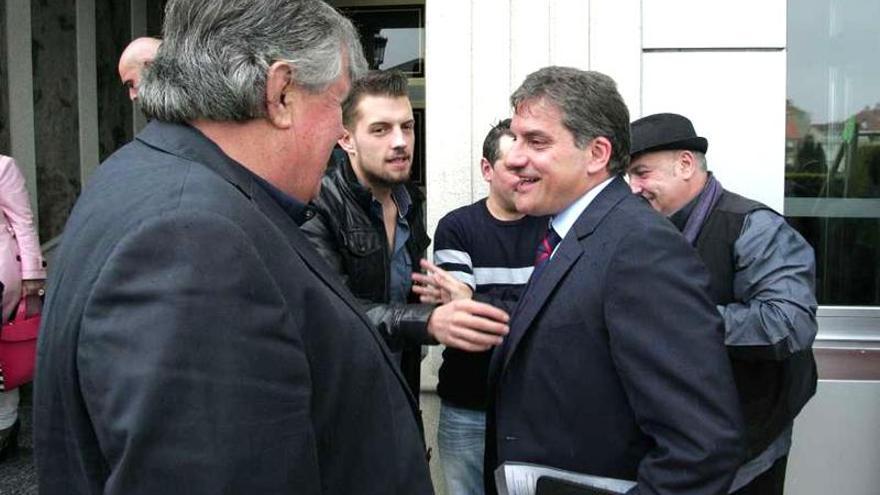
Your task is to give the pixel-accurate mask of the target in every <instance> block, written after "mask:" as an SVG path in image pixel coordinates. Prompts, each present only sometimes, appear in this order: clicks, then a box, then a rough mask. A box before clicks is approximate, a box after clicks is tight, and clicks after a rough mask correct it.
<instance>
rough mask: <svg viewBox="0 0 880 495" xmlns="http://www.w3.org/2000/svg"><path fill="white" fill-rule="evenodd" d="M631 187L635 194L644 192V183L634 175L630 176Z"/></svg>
mask: <svg viewBox="0 0 880 495" xmlns="http://www.w3.org/2000/svg"><path fill="white" fill-rule="evenodd" d="M629 188H630V189H632V192H633V194H641V193H642V183H641V182H640V181H639V180H638V179H635V178H633V177H632V176H630V177H629Z"/></svg>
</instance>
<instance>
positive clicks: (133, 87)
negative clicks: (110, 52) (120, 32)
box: [118, 37, 162, 101]
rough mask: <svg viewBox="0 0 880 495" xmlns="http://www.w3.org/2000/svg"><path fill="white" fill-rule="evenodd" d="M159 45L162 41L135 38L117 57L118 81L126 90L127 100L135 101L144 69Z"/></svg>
mask: <svg viewBox="0 0 880 495" xmlns="http://www.w3.org/2000/svg"><path fill="white" fill-rule="evenodd" d="M161 43H162V41H161V40H158V39H156V38H150V37H142V38H136V39H135V40H134V41H132V42H131V43H129V44H128V46H126V47H125V50H123V51H122V55H121V56H120V57H119V67H118V70H119V79H120V80H121V81H122V85H123V86H125V88H126V89H128V98H129V99H130V100H131V101H136V100H137V97H138V88H140V87H141V79H142V76H143V70H144V67H146V66H148V65H150V63H152V62H153V59H155V58H156V52H157V51H158V50H159V45H160V44H161Z"/></svg>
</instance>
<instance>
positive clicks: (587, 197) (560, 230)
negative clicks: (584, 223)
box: [550, 176, 614, 239]
mask: <svg viewBox="0 0 880 495" xmlns="http://www.w3.org/2000/svg"><path fill="white" fill-rule="evenodd" d="M612 180H614V176H611V177H609V178H607V179H605V181H603V182H602V183H600V184H599V185H598V186H596V187H594V188H592V189H590V190H589V191H587V192H585V193H584V195H583V196H581V197H580V198H578V200H577V201H575V202H574V203H572V204H570V205H568V206H567V207H566V208H565V209H564V210H562V211H560V212H559V213H557V214H556V215H555V216H554V217H553V219H552V220H550V225H551V226H552V227H553V230H555V231H556V233H557V234H559V237H560V238H561V239H565V235H566V234H568V231H569V230H571V228H572V227H573V226H574V223H575V222H576V221H577V219H578V218H579V217H580V216H581V213H583V212H584V210H586V209H587V207H588V206H590V203H592V202H593V200H594V199H596V196H598V195H599V193H600V192H602V190H603V189H605V186H607V185H608V184H611V181H612Z"/></svg>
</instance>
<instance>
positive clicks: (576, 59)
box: [550, 0, 590, 69]
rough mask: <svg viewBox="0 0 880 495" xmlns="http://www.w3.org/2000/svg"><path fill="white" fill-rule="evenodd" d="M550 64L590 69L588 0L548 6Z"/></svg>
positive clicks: (556, 0)
mask: <svg viewBox="0 0 880 495" xmlns="http://www.w3.org/2000/svg"><path fill="white" fill-rule="evenodd" d="M550 63H551V64H553V65H562V66H568V67H577V68H579V69H588V68H589V67H590V0H553V1H552V2H551V3H550Z"/></svg>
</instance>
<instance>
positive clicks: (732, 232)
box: [627, 113, 816, 495]
mask: <svg viewBox="0 0 880 495" xmlns="http://www.w3.org/2000/svg"><path fill="white" fill-rule="evenodd" d="M631 130H632V151H631V162H630V166H629V168H628V169H627V172H628V174H629V179H630V187H631V188H632V190H633V192H635V193H637V194H641V195H642V196H643V197H644V198H645V199H647V200H648V202H650V203H651V206H653V207H654V208H655V209H656V210H658V211H659V212H661V213H663V214H664V215H667V216H668V217H669V219H670V220H671V221H672V223H674V224H675V226H676V227H678V229H679V230H680V231H681V232H682V234H684V236H685V238H687V240H688V242H690V243H691V245H693V246H694V247H695V248H696V249H697V251H698V252H699V254H700V257H701V258H702V259H703V262H704V263H705V264H706V266H707V267H708V268H709V272H710V274H711V287H710V291H711V297H712V298H713V300H714V301H715V304H716V305H717V306H718V310H719V311H720V312H721V315H722V317H723V318H724V326H725V343H726V345H727V349H728V354H729V355H730V359H731V363H732V365H733V371H734V377H735V379H736V385H737V391H738V393H739V398H740V404H741V406H742V410H743V416H744V418H745V421H746V434H747V446H748V456H747V459H748V460H747V461H746V462H745V463H744V464H743V466H742V467H741V468H740V469H739V471H738V472H737V475H736V478H735V479H734V482H733V485H732V486H731V492H732V493H736V494H738V495H756V494H760V495H764V494H782V491H783V485H784V482H785V466H786V461H787V459H788V451H789V449H790V448H791V429H792V423H793V420H794V417H795V415H797V413H798V412H799V411H800V410H801V408H802V407H803V406H804V404H805V403H806V402H807V400H809V398H810V397H812V396H813V394H814V393H815V391H816V364H815V361H814V359H813V352H812V344H813V339H814V338H815V336H816V297H815V295H814V282H815V257H814V255H813V249H812V248H811V247H810V245H809V244H807V242H806V241H805V240H804V238H803V237H801V236H800V234H798V233H797V231H795V230H794V229H793V228H791V227H790V226H789V225H788V224H787V223H786V222H785V219H784V218H783V217H782V216H781V215H779V214H778V213H776V212H775V211H773V210H771V209H770V208H769V207H768V206H766V205H763V204H761V203H758V202H757V201H753V200H751V199H748V198H744V197H742V196H740V195H738V194H735V193H732V192H730V191H727V190H725V189H723V188H722V187H721V184H720V183H719V182H718V179H717V178H715V176H713V175H712V173H711V172H709V171H707V169H706V156H705V153H706V149H707V148H708V142H707V141H706V139H705V138H702V137H699V136H697V134H696V132H695V131H694V127H693V125H692V124H691V121H690V120H688V119H687V118H685V117H683V116H681V115H677V114H671V113H662V114H655V115H649V116H647V117H643V118H641V119H639V120H636V121H635V122H633V123H632V127H631Z"/></svg>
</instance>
